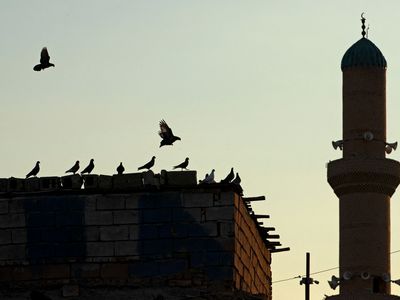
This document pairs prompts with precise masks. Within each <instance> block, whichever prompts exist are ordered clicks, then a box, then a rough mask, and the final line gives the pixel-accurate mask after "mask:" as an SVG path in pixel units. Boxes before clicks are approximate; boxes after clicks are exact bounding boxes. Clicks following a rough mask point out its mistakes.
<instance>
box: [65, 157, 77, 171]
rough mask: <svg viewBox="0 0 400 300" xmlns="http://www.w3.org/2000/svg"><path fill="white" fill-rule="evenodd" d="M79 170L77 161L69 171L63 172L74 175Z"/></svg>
mask: <svg viewBox="0 0 400 300" xmlns="http://www.w3.org/2000/svg"><path fill="white" fill-rule="evenodd" d="M78 170H79V160H77V161H76V163H75V164H74V165H73V166H72V168H71V169H69V170H67V171H65V173H73V174H75V173H76V172H77V171H78Z"/></svg>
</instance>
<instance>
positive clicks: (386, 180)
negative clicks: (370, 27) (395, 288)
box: [328, 17, 400, 300]
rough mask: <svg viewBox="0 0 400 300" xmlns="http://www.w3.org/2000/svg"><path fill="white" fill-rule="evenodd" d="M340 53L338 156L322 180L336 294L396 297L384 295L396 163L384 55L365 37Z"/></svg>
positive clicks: (343, 299)
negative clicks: (335, 244)
mask: <svg viewBox="0 0 400 300" xmlns="http://www.w3.org/2000/svg"><path fill="white" fill-rule="evenodd" d="M364 24H365V19H364V17H362V38H361V39H360V40H359V41H357V42H356V43H355V44H354V45H352V46H351V47H350V48H349V49H348V50H347V51H346V53H345V54H344V56H343V59H342V63H341V68H342V72H343V139H342V140H340V141H337V142H333V146H334V147H335V148H338V149H341V150H343V157H342V158H341V159H338V160H334V161H331V162H330V163H329V164H328V182H329V184H330V185H331V187H332V188H333V190H334V192H335V194H336V195H337V196H338V198H339V211H340V221H339V223H340V245H339V252H340V254H339V256H340V257H339V267H340V268H339V269H340V270H339V272H340V278H339V287H340V294H339V295H337V296H332V297H329V299H337V300H350V299H351V300H361V299H362V300H366V299H368V300H369V299H371V300H372V299H381V300H383V299H400V298H399V297H396V296H391V295H390V197H391V196H392V195H393V193H394V192H395V190H396V188H397V186H398V184H399V182H400V164H399V163H398V162H397V161H395V160H392V159H387V158H385V154H386V152H387V153H390V152H391V150H395V149H396V146H397V144H388V143H387V142H386V66H387V65H386V60H385V58H384V56H383V55H382V53H381V51H380V50H379V49H378V48H377V47H376V46H375V45H374V44H373V43H372V42H371V41H370V40H369V39H368V38H366V37H365V25H364Z"/></svg>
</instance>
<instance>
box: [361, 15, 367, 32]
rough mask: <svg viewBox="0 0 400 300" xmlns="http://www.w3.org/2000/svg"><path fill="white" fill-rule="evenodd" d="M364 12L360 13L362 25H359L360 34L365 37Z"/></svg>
mask: <svg viewBox="0 0 400 300" xmlns="http://www.w3.org/2000/svg"><path fill="white" fill-rule="evenodd" d="M364 14H365V13H362V14H361V23H362V25H361V28H362V32H361V34H362V36H363V38H365V34H366V32H365V18H364Z"/></svg>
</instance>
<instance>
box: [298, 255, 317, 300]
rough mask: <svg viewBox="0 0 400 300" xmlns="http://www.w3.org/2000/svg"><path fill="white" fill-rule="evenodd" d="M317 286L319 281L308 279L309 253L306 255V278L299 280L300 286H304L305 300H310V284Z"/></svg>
mask: <svg viewBox="0 0 400 300" xmlns="http://www.w3.org/2000/svg"><path fill="white" fill-rule="evenodd" d="M313 283H315V284H319V281H317V280H314V279H312V278H311V277H310V253H309V252H307V253H306V276H305V277H302V278H301V280H300V285H302V284H304V286H305V294H306V300H310V284H313Z"/></svg>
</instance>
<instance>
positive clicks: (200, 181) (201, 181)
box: [199, 173, 208, 183]
mask: <svg viewBox="0 0 400 300" xmlns="http://www.w3.org/2000/svg"><path fill="white" fill-rule="evenodd" d="M207 177H208V173H207V174H206V176H204V179H203V180H201V179H200V180H199V183H203V182H204V180H206V178H207Z"/></svg>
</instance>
